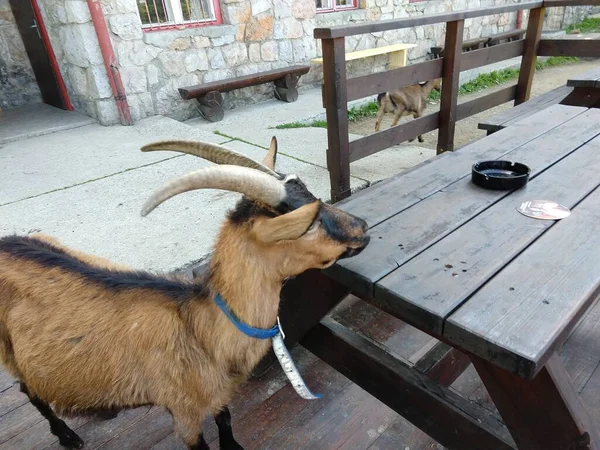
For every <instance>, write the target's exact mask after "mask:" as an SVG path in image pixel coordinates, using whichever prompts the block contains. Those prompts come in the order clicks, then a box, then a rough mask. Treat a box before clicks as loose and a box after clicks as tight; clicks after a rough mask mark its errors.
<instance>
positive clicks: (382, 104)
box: [375, 78, 442, 142]
mask: <svg viewBox="0 0 600 450" xmlns="http://www.w3.org/2000/svg"><path fill="white" fill-rule="evenodd" d="M441 86H442V79H441V78H438V79H435V80H430V81H428V82H427V83H423V84H413V85H411V86H406V87H404V88H402V89H395V90H393V91H389V92H385V93H383V94H379V95H378V96H377V103H379V110H378V111H377V119H376V120H375V131H379V128H380V127H381V120H382V119H383V115H384V114H385V113H386V112H390V113H392V112H393V113H394V119H393V120H392V125H391V126H392V127H395V126H396V124H397V123H398V121H399V120H400V118H401V117H402V116H403V115H404V114H412V115H413V117H414V118H415V119H417V118H419V117H421V116H422V115H423V110H425V107H426V106H427V97H428V96H429V94H430V92H431V91H432V90H433V89H435V90H437V91H439V90H440V89H441ZM412 141H414V139H411V140H410V141H409V142H412ZM419 142H423V136H421V135H419Z"/></svg>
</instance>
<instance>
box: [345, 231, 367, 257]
mask: <svg viewBox="0 0 600 450" xmlns="http://www.w3.org/2000/svg"><path fill="white" fill-rule="evenodd" d="M370 240H371V237H370V236H369V234H368V233H365V235H364V236H363V238H362V240H361V243H360V245H358V246H356V247H348V248H346V251H345V252H344V253H342V255H341V256H340V258H339V259H344V258H351V257H352V256H356V255H358V254H359V253H360V252H362V251H363V250H364V249H365V248H366V247H367V245H369V242H370Z"/></svg>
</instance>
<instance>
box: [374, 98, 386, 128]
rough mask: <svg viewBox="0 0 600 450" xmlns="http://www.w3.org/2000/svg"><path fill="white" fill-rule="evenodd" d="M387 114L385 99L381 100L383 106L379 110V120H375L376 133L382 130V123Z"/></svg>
mask: <svg viewBox="0 0 600 450" xmlns="http://www.w3.org/2000/svg"><path fill="white" fill-rule="evenodd" d="M384 114H385V97H384V98H382V99H381V105H379V110H378V111H377V119H376V120H375V131H379V129H380V128H381V121H382V120H383V115H384Z"/></svg>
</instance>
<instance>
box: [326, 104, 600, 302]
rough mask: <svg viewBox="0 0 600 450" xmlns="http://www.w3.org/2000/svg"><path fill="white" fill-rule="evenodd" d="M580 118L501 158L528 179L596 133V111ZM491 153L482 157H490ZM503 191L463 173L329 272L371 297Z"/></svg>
mask: <svg viewBox="0 0 600 450" xmlns="http://www.w3.org/2000/svg"><path fill="white" fill-rule="evenodd" d="M548 111H550V108H549V110H548ZM548 114H551V112H549V113H548ZM578 117H582V120H581V121H579V120H578V121H577V122H575V121H569V122H565V123H564V124H562V125H560V126H559V127H557V128H555V129H554V130H551V131H550V132H548V133H547V134H545V135H543V136H542V137H540V138H539V139H537V140H536V141H534V142H530V143H528V144H525V145H524V146H522V147H519V148H518V149H516V150H514V151H512V152H510V153H509V154H508V155H505V157H508V158H510V159H512V160H517V161H521V162H523V163H525V164H528V165H529V166H530V167H531V168H532V172H533V173H532V178H533V177H535V176H536V175H537V174H539V173H540V171H541V170H543V169H544V168H546V167H548V166H549V165H551V164H553V163H554V162H556V161H558V160H559V159H560V158H562V157H564V155H566V154H567V153H569V152H570V151H573V150H574V149H576V148H577V147H578V146H580V145H581V144H583V143H584V142H586V141H587V140H589V139H591V138H593V137H594V136H596V135H597V134H598V133H600V130H599V129H598V126H597V124H598V123H599V122H600V111H599V110H590V111H587V112H585V113H584V114H583V115H581V116H578ZM513 129H514V128H513ZM491 137H493V136H491ZM487 139H489V138H486V139H485V140H487ZM482 142H483V141H482ZM490 156H491V155H490ZM490 156H481V157H482V158H485V159H488V158H489V157H490ZM475 161H476V160H475V159H471V160H468V161H465V162H464V170H465V171H468V172H467V173H470V167H471V165H472V164H473V163H474V162H475ZM507 195H508V193H507V192H493V191H486V190H483V189H480V188H478V187H476V186H474V185H473V184H472V183H471V180H470V176H465V177H464V178H462V179H460V181H458V182H455V183H454V184H451V185H450V186H448V187H446V188H445V189H443V190H442V191H441V192H438V193H436V194H434V195H431V196H430V197H428V198H426V199H425V200H423V201H421V202H419V203H417V204H415V205H413V206H412V207H410V208H408V209H407V210H405V211H403V212H402V213H401V214H398V215H396V216H394V217H392V218H391V219H389V220H387V221H385V222H383V223H381V224H380V225H377V226H375V227H374V228H372V229H371V243H370V244H369V246H367V248H366V249H365V250H364V251H363V252H362V253H361V254H360V255H358V256H357V257H354V258H350V259H348V260H345V261H340V262H339V263H338V264H337V265H336V266H335V267H334V268H331V269H330V270H329V271H328V273H327V274H328V275H330V276H333V277H334V278H336V279H337V280H339V281H341V282H343V283H344V284H345V285H347V286H349V287H350V288H351V289H352V290H353V291H354V292H355V293H358V294H360V295H363V296H365V297H369V298H372V297H373V295H374V291H373V285H374V283H376V282H377V281H379V280H381V279H382V278H384V277H385V276H387V275H388V274H390V273H392V272H393V271H394V270H396V269H397V267H398V266H401V265H402V264H404V263H406V262H407V261H408V260H410V259H411V258H414V257H415V256H416V255H418V254H419V253H420V252H422V251H423V250H425V249H426V248H428V247H429V246H431V245H432V244H435V243H436V242H437V241H439V240H440V239H441V238H443V237H444V236H446V235H448V234H449V233H451V232H452V231H453V230H455V229H456V228H457V227H459V226H460V225H462V224H464V223H465V222H466V221H468V220H470V219H471V218H472V217H473V216H475V215H476V214H478V213H480V212H481V211H483V210H484V209H485V208H487V207H489V206H490V205H492V204H493V203H495V202H497V201H499V200H500V199H501V198H503V197H505V196H507ZM363 217H366V216H363Z"/></svg>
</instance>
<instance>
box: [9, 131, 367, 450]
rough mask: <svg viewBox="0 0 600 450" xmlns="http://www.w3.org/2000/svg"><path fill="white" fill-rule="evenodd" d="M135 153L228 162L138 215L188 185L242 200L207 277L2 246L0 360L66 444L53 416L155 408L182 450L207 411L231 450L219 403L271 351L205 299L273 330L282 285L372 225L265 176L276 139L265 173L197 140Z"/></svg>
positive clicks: (14, 242)
mask: <svg viewBox="0 0 600 450" xmlns="http://www.w3.org/2000/svg"><path fill="white" fill-rule="evenodd" d="M143 150H144V151H154V150H174V151H181V152H184V153H188V154H193V155H196V156H200V157H202V158H204V159H208V160H210V161H212V162H215V163H217V164H225V165H221V166H216V167H215V166H211V167H209V168H205V169H200V170H197V171H195V172H192V173H190V174H187V175H184V176H183V177H180V178H179V179H177V180H175V181H173V182H171V183H169V184H167V185H166V186H165V187H163V188H162V189H161V190H159V191H158V192H157V193H155V194H154V195H153V196H152V197H151V198H150V199H149V201H148V202H147V203H146V205H145V206H144V210H143V213H142V214H143V215H146V214H148V213H149V212H150V211H152V210H153V209H154V208H155V207H156V206H158V205H159V204H160V203H162V202H163V201H165V200H167V199H168V198H171V197H173V196H175V195H178V194H180V193H182V192H186V191H189V190H193V189H210V188H213V189H224V190H230V191H236V192H240V193H242V194H244V196H243V197H242V199H241V200H240V201H239V202H238V204H237V205H236V207H235V208H234V209H233V210H232V211H230V212H229V214H228V217H227V220H226V221H225V222H224V224H223V225H222V227H221V230H220V232H219V235H218V238H217V240H216V244H215V248H214V252H213V254H212V257H211V260H210V270H209V271H208V274H207V275H206V276H205V277H204V278H202V279H200V280H195V281H190V280H188V279H184V278H182V277H181V278H180V277H178V276H176V275H159V274H152V273H149V272H143V271H134V270H131V269H127V268H124V267H122V266H117V265H113V264H112V263H110V262H109V261H107V260H104V259H101V258H96V257H93V256H88V255H84V254H82V253H79V252H77V251H74V250H70V249H68V248H66V247H63V246H61V245H60V244H59V243H58V242H57V241H56V240H55V239H54V238H52V237H49V236H44V235H32V236H27V237H21V236H8V237H5V238H2V239H0V361H1V362H2V363H3V364H4V366H5V367H6V369H7V370H8V371H9V372H10V373H11V374H12V375H13V376H14V377H16V378H17V379H18V380H19V381H20V383H21V389H22V391H23V392H24V393H25V394H27V395H28V396H29V398H30V400H31V403H32V404H33V405H34V406H36V407H37V408H38V410H39V411H40V412H41V413H42V414H43V415H44V417H46V418H47V419H48V421H49V424H50V429H51V431H52V432H53V433H54V434H56V435H57V436H58V438H59V440H60V442H61V444H62V445H64V446H67V447H70V448H81V447H82V446H83V441H82V440H81V438H80V437H79V436H77V434H75V433H74V432H73V431H72V430H71V429H69V428H68V426H67V425H66V424H65V423H64V422H63V421H62V420H61V419H59V418H58V417H57V416H56V415H55V413H54V411H53V409H54V410H55V411H57V412H58V413H59V414H69V415H70V414H75V415H77V414H85V413H90V412H96V411H106V410H108V411H119V410H121V409H124V408H131V407H136V406H140V405H157V406H160V407H164V408H166V409H167V410H168V411H169V412H170V413H171V414H172V416H173V419H174V425H175V429H176V431H177V433H178V435H179V436H181V438H182V439H183V441H184V442H185V444H186V445H187V446H188V448H190V449H203V450H206V449H208V448H209V447H208V445H207V443H206V441H205V440H204V438H203V435H202V421H203V419H204V417H205V416H206V415H207V414H213V415H214V416H215V420H216V422H217V425H218V428H219V441H220V446H221V449H223V450H239V449H242V447H241V446H240V445H239V444H238V443H237V442H236V441H235V439H234V437H233V433H232V430H231V416H230V414H229V410H228V409H227V406H226V405H227V404H228V402H229V401H230V400H231V399H232V397H233V395H234V394H235V392H236V389H237V388H238V387H239V385H240V384H241V383H243V382H244V381H245V380H246V378H247V377H248V374H249V373H250V371H251V370H252V368H253V367H254V366H255V365H256V364H257V363H258V361H260V359H261V358H262V357H263V356H264V355H265V353H266V352H267V351H268V349H269V347H270V344H271V342H270V340H268V339H267V340H260V339H256V338H252V337H249V336H247V335H246V334H243V333H242V332H241V331H239V330H238V329H237V328H236V327H235V326H234V324H233V323H232V322H231V321H230V320H229V319H228V318H227V316H226V315H225V314H224V313H223V311H221V310H220V309H219V307H218V306H217V305H216V303H215V301H214V300H215V297H216V296H217V295H218V294H219V295H220V296H221V297H222V299H223V300H224V301H225V302H226V303H227V305H228V307H229V308H230V310H231V311H232V312H233V314H235V315H236V316H237V317H238V318H239V319H240V320H241V321H243V322H245V323H246V324H249V325H250V326H253V327H259V328H270V327H272V326H273V324H274V323H275V322H276V318H277V314H278V308H279V297H280V291H281V286H282V283H283V282H284V280H285V279H286V278H288V277H292V276H295V275H298V274H300V273H302V272H304V271H305V270H307V269H310V268H325V267H329V266H331V265H332V264H333V263H334V262H335V261H336V260H338V259H339V258H344V257H349V256H352V255H354V254H357V253H359V252H360V251H361V250H362V249H363V248H364V247H365V246H366V245H367V244H368V242H369V236H368V233H367V229H368V227H367V224H366V223H365V222H364V221H363V220H362V219H359V218H357V217H354V216H352V215H350V214H348V213H345V212H343V211H341V210H340V209H338V208H335V207H334V206H331V205H328V204H325V203H322V202H321V201H319V200H318V199H316V198H315V197H314V196H313V195H312V194H311V193H310V191H308V189H307V188H306V186H305V185H304V184H303V183H302V181H300V180H299V179H298V178H297V177H296V176H283V175H281V174H279V173H276V172H274V164H275V158H276V154H277V145H276V141H275V139H274V138H273V140H272V142H271V149H270V151H269V154H268V155H267V158H266V160H265V161H263V163H262V164H260V163H256V162H254V161H252V160H249V159H248V158H246V157H245V156H243V155H240V154H237V153H235V152H231V151H229V150H227V149H225V148H223V147H220V146H216V145H213V144H205V143H194V142H179V141H172V142H162V143H157V144H152V145H149V146H147V147H145V148H144V149H143ZM240 166H245V167H240ZM50 405H52V406H53V409H51V407H50Z"/></svg>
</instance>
